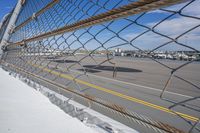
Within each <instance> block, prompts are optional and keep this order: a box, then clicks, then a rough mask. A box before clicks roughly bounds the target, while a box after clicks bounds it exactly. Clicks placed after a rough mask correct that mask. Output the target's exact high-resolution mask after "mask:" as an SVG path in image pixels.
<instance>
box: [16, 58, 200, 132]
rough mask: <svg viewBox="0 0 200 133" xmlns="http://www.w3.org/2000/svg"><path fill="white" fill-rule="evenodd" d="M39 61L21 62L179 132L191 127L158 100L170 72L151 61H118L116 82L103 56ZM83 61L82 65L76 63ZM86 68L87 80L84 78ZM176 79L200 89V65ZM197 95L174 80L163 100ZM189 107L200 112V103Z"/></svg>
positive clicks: (192, 117)
mask: <svg viewBox="0 0 200 133" xmlns="http://www.w3.org/2000/svg"><path fill="white" fill-rule="evenodd" d="M36 58H37V57H27V59H26V60H23V61H21V64H24V62H26V63H27V64H26V66H25V67H24V69H26V70H29V71H32V72H33V73H37V74H39V75H41V76H43V77H46V78H48V79H51V80H54V81H56V82H58V83H61V84H64V85H66V86H68V87H69V88H71V89H76V90H78V91H81V92H83V93H86V94H89V95H92V96H95V97H98V98H101V99H104V100H106V101H109V102H112V103H113V104H117V105H120V106H121V107H123V108H127V109H128V110H131V111H133V112H136V113H138V114H142V115H145V116H148V117H150V118H152V119H154V120H158V121H162V122H164V123H168V124H170V125H173V126H175V127H177V128H179V129H182V130H185V131H187V130H188V129H189V127H190V126H189V125H188V124H187V123H186V122H184V121H183V120H182V119H181V118H179V117H178V116H176V115H175V114H174V113H172V112H171V111H170V110H168V109H167V108H168V107H169V106H170V105H172V103H170V102H167V101H165V100H161V99H160V97H159V96H160V93H161V91H162V89H163V87H164V85H165V83H166V81H167V79H168V78H169V75H170V72H171V71H170V69H169V68H166V67H164V66H163V65H160V64H159V63H156V62H154V61H152V60H150V59H149V60H148V59H142V60H141V59H134V58H125V57H115V59H114V60H112V63H115V65H116V67H117V75H116V77H115V78H113V67H112V66H113V65H112V64H111V63H109V62H105V63H102V62H104V61H105V60H106V57H104V56H102V57H95V61H94V60H93V59H92V58H90V57H88V58H83V56H76V58H75V57H69V56H68V57H67V58H65V57H59V58H55V59H47V58H45V57H43V58H40V60H37V62H36ZM80 61H81V63H77V62H80ZM161 62H162V63H163V64H165V65H166V66H169V67H173V68H176V67H178V66H180V65H182V64H183V63H184V62H180V61H161ZM100 63H102V64H101V67H99V66H96V65H97V64H100ZM80 64H81V65H80ZM19 65H20V64H19ZM27 66H29V67H27ZM44 66H45V69H44ZM46 66H47V67H46ZM83 66H84V67H83ZM33 68H34V69H33ZM84 68H85V70H86V71H87V76H86V75H85V74H84ZM91 68H92V69H91ZM41 69H43V71H41ZM67 69H68V71H67ZM60 72H61V73H62V75H60ZM175 75H177V76H179V77H181V78H183V79H185V80H187V81H190V82H192V83H194V84H195V85H196V86H199V85H200V64H199V63H191V64H189V65H187V66H185V67H183V68H181V69H180V70H178V71H177V72H175ZM74 77H76V79H78V80H77V81H76V83H77V85H74V84H72V82H73V79H74ZM198 95H199V90H198V89H197V88H196V87H194V86H192V85H190V84H188V83H186V82H185V81H183V80H180V79H178V78H176V77H175V76H173V77H172V81H171V83H170V85H169V86H168V87H167V91H166V93H165V95H164V97H165V98H168V99H170V100H173V101H176V102H177V101H181V100H186V99H188V98H193V97H196V96H198ZM187 105H188V106H189V107H193V108H195V109H196V110H200V104H199V99H197V100H195V101H192V102H188V103H187ZM174 110H175V111H176V112H178V113H179V114H181V116H184V118H185V119H187V120H189V121H191V122H194V121H196V120H198V118H199V117H200V114H199V113H198V111H191V110H190V109H188V108H185V107H181V106H178V107H176V108H174Z"/></svg>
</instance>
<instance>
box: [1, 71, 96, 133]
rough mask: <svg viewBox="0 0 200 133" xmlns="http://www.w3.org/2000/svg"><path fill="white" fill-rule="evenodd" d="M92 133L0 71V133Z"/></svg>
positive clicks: (21, 83) (43, 98)
mask: <svg viewBox="0 0 200 133" xmlns="http://www.w3.org/2000/svg"><path fill="white" fill-rule="evenodd" d="M80 132H81V133H84V132H85V133H95V131H94V130H93V129H92V128H89V127H87V126H85V125H84V124H83V123H82V122H80V121H79V120H78V119H76V118H72V117H71V116H69V115H67V114H66V113H64V112H63V111H62V110H61V109H59V108H58V107H57V106H55V105H53V104H52V103H51V102H50V101H49V100H48V98H47V97H45V96H44V95H42V94H41V93H40V92H38V91H36V90H34V89H33V88H31V87H29V86H28V85H26V84H24V83H23V82H21V81H20V80H18V79H16V78H14V77H12V76H10V75H9V74H8V72H5V71H4V70H2V69H1V68H0V133H80Z"/></svg>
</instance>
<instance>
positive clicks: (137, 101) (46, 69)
mask: <svg viewBox="0 0 200 133" xmlns="http://www.w3.org/2000/svg"><path fill="white" fill-rule="evenodd" d="M29 64H30V65H32V66H34V67H37V68H40V69H42V70H43V71H46V72H49V73H51V74H54V75H56V76H60V77H62V78H65V79H68V80H74V81H75V82H77V83H80V84H83V85H86V86H88V87H91V88H94V89H97V90H100V91H103V92H106V93H108V94H112V95H114V96H118V97H120V98H123V99H126V100H129V101H132V102H135V103H139V104H142V105H145V106H148V107H151V108H154V109H157V110H160V111H163V112H167V113H169V114H173V115H176V114H178V115H180V116H182V117H183V118H185V119H188V120H191V121H194V122H197V121H198V120H199V118H197V117H194V116H191V115H188V114H184V113H181V112H176V111H174V112H173V111H172V110H170V109H168V108H166V107H162V106H159V105H156V104H152V103H149V102H146V101H143V100H140V99H137V98H134V97H131V96H127V95H125V94H122V93H119V92H116V91H113V90H109V89H106V88H104V87H101V86H97V85H95V84H91V83H89V82H86V81H83V80H80V79H74V77H72V76H71V75H68V74H62V73H60V72H56V71H54V70H51V69H48V68H45V67H44V66H41V65H36V64H31V63H29Z"/></svg>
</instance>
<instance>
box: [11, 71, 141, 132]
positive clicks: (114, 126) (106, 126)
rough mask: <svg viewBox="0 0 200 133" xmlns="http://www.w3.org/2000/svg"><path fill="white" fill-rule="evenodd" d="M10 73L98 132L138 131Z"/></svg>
mask: <svg viewBox="0 0 200 133" xmlns="http://www.w3.org/2000/svg"><path fill="white" fill-rule="evenodd" d="M10 75H12V76H14V77H15V78H18V79H19V80H21V81H22V82H24V83H25V84H27V85H29V86H30V87H32V88H34V89H35V90H37V91H39V92H41V93H42V94H43V95H45V96H46V97H48V98H49V100H50V101H51V103H53V104H55V105H56V106H58V107H59V108H60V109H62V110H63V111H64V112H65V113H67V114H68V115H70V116H72V117H76V118H77V119H79V120H80V121H81V122H83V123H84V124H85V125H86V126H88V127H90V128H93V129H94V130H96V131H97V132H99V133H139V132H138V131H136V130H134V129H132V128H130V127H128V126H126V125H124V124H122V123H120V122H118V121H116V120H113V119H111V118H109V117H107V116H105V115H103V114H100V113H99V112H97V111H94V110H92V109H90V108H89V107H86V106H84V105H82V104H79V103H77V102H75V101H74V100H73V99H71V98H67V97H65V96H63V95H61V94H59V93H57V92H55V91H53V90H50V89H49V88H47V87H44V86H42V85H40V84H37V83H35V82H33V81H31V80H29V79H26V78H24V77H21V76H20V75H19V74H17V73H14V72H10Z"/></svg>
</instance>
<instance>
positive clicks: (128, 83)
mask: <svg viewBox="0 0 200 133" xmlns="http://www.w3.org/2000/svg"><path fill="white" fill-rule="evenodd" d="M58 68H59V69H60V70H63V68H61V67H58ZM70 71H72V72H75V73H80V74H83V73H82V72H80V71H77V70H72V69H70ZM87 75H89V76H93V77H96V78H101V79H106V80H110V81H114V82H119V83H123V84H126V85H132V86H137V87H141V88H145V89H149V90H153V91H159V92H162V90H161V89H157V88H152V87H148V86H144V85H139V84H134V83H130V82H125V81H121V80H117V79H111V78H107V77H103V76H98V75H94V74H90V73H87ZM165 93H168V94H173V95H177V96H181V97H186V98H194V97H192V96H188V95H184V94H179V93H176V92H171V91H165Z"/></svg>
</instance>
